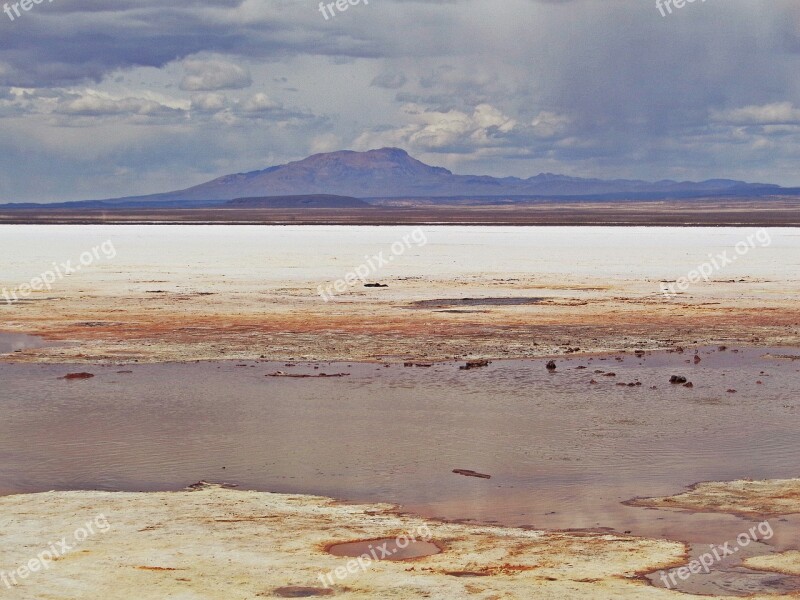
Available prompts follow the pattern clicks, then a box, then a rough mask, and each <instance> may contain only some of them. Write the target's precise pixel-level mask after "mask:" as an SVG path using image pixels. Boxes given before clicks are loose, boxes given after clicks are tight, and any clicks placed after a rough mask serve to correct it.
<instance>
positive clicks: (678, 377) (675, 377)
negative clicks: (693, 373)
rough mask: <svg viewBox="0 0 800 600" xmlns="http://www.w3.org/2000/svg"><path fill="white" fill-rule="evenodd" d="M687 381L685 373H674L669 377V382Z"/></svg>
mask: <svg viewBox="0 0 800 600" xmlns="http://www.w3.org/2000/svg"><path fill="white" fill-rule="evenodd" d="M686 381H687V380H686V377H684V376H683V375H673V376H672V377H670V378H669V382H670V383H675V384H678V383H686Z"/></svg>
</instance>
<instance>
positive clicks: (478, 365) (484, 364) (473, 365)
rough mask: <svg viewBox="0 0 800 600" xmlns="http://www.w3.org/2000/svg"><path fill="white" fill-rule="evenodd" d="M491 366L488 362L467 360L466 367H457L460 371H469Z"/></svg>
mask: <svg viewBox="0 0 800 600" xmlns="http://www.w3.org/2000/svg"><path fill="white" fill-rule="evenodd" d="M490 364H492V361H490V360H468V361H467V364H466V365H463V366H461V367H458V368H459V369H460V370H462V371H469V370H471V369H480V368H481V367H488V366H489V365H490Z"/></svg>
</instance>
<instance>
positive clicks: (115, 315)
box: [0, 277, 800, 362]
mask: <svg viewBox="0 0 800 600" xmlns="http://www.w3.org/2000/svg"><path fill="white" fill-rule="evenodd" d="M273 283H274V282H273ZM389 284H390V289H388V290H380V291H367V290H363V289H360V288H353V289H351V290H349V291H348V292H347V293H345V294H342V295H341V296H339V297H337V299H336V300H334V301H331V302H327V303H326V302H324V301H323V300H322V299H321V298H320V297H319V296H318V295H317V293H316V289H315V288H314V287H313V286H312V284H309V285H307V286H298V285H295V286H294V287H292V286H287V287H281V288H275V287H274V286H273V287H271V288H270V289H269V290H268V291H246V290H244V289H242V288H237V289H235V290H233V293H223V291H214V292H208V291H201V290H197V291H194V292H181V293H177V292H176V293H168V292H163V291H161V288H163V287H168V286H167V285H165V284H158V285H156V284H154V285H153V286H151V287H153V288H154V290H146V289H142V287H145V288H146V287H147V286H139V287H138V288H137V291H135V292H134V291H131V289H128V288H127V287H125V286H122V284H112V283H96V284H94V285H95V288H93V289H82V288H80V289H78V288H72V287H69V286H66V287H65V288H64V289H62V290H59V295H58V296H57V297H55V296H54V297H48V296H45V295H40V296H39V297H34V298H33V301H31V302H24V303H18V304H14V305H7V304H1V305H0V322H2V323H3V328H4V329H7V330H12V331H20V332H30V333H38V334H40V335H43V336H45V337H46V338H47V339H49V340H53V341H69V342H78V343H77V344H74V345H65V346H59V347H50V348H42V349H38V350H27V351H25V352H23V353H17V354H15V355H14V356H13V357H11V358H9V359H8V360H15V361H47V362H90V361H97V360H114V361H130V360H139V361H144V362H147V361H186V360H215V359H220V358H228V359H247V358H251V359H252V358H259V357H262V356H263V357H264V358H268V359H274V360H283V359H287V358H297V359H307V360H363V361H369V360H384V359H387V360H401V359H403V358H416V359H425V360H443V359H450V358H461V357H490V358H522V357H534V356H549V355H556V354H559V353H561V352H564V351H565V350H566V349H567V348H569V347H572V348H576V347H577V348H580V349H581V351H587V352H598V351H607V350H616V349H634V348H663V347H672V346H674V345H676V344H681V345H711V344H717V343H728V344H734V343H739V344H751V345H759V346H782V345H787V346H788V345H794V346H800V306H798V304H797V302H795V301H793V300H792V298H796V295H797V293H799V292H800V290H796V289H794V288H792V285H793V284H788V283H787V284H780V285H778V284H775V283H769V282H761V281H756V280H745V281H736V282H715V283H711V284H704V285H702V286H698V287H697V288H696V289H693V290H692V293H691V294H687V295H685V296H681V297H678V298H673V299H665V298H664V296H663V295H661V294H660V293H659V292H658V283H657V282H627V283H619V282H618V283H616V284H614V285H607V284H606V285H600V284H599V283H598V282H587V281H586V280H584V279H580V280H578V279H575V280H574V281H571V280H570V279H569V277H566V278H564V277H559V278H556V279H554V280H552V281H545V282H543V281H541V280H539V279H536V278H529V279H527V280H526V279H518V280H517V281H514V282H513V283H509V282H505V281H501V280H493V279H490V278H487V279H485V280H483V279H480V278H470V279H469V280H458V279H456V280H453V281H449V280H448V281H443V280H438V281H437V280H423V279H419V280H413V281H412V280H398V281H393V280H389ZM220 285H221V284H220ZM787 286H788V287H787ZM155 288H158V289H157V290H155ZM210 289H215V288H214V287H213V285H211V284H210ZM221 289H224V288H221ZM150 291H156V292H158V293H149V292H150ZM465 297H469V298H487V297H491V298H498V297H499V298H503V297H516V298H519V297H525V298H541V300H537V301H536V302H535V303H531V304H523V305H519V306H497V305H491V304H487V305H480V304H479V305H477V306H464V305H458V304H457V303H455V304H448V302H447V300H446V299H453V300H459V299H463V298H465ZM435 299H439V302H434V303H430V302H428V303H426V304H425V305H423V306H420V305H418V304H415V303H417V302H419V301H420V300H427V301H430V300H435Z"/></svg>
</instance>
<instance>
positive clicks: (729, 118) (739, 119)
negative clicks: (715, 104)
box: [711, 102, 800, 125]
mask: <svg viewBox="0 0 800 600" xmlns="http://www.w3.org/2000/svg"><path fill="white" fill-rule="evenodd" d="M711 117H712V119H713V120H715V121H719V122H721V123H730V124H734V125H788V124H791V125H797V124H800V108H795V106H794V105H793V104H792V103H791V102H775V103H773V104H765V105H763V106H745V107H742V108H734V109H730V110H713V111H712V112H711Z"/></svg>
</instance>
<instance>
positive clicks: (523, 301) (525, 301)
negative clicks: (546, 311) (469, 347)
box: [407, 297, 545, 308]
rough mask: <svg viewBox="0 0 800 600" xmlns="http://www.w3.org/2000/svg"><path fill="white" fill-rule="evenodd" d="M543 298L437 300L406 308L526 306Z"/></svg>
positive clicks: (421, 301)
mask: <svg viewBox="0 0 800 600" xmlns="http://www.w3.org/2000/svg"><path fill="white" fill-rule="evenodd" d="M544 300H545V299H544V298H535V297H511V298H438V299H435V300H418V301H417V302H412V303H411V304H410V305H409V306H408V307H407V308H448V307H451V306H528V305H530V304H539V303H540V302H543V301H544Z"/></svg>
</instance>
